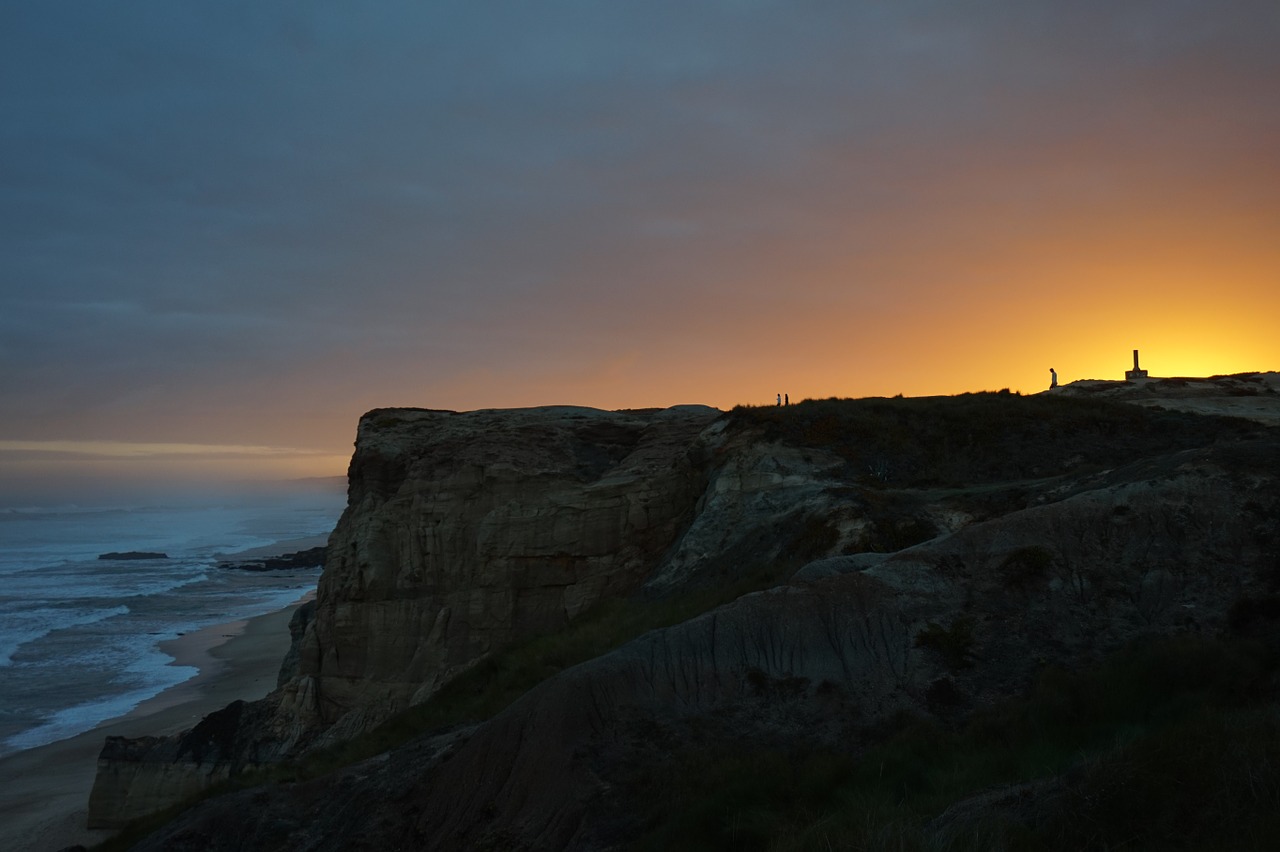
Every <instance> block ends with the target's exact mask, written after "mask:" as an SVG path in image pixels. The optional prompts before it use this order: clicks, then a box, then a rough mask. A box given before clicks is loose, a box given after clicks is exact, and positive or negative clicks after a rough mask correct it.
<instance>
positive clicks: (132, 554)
mask: <svg viewBox="0 0 1280 852" xmlns="http://www.w3.org/2000/svg"><path fill="white" fill-rule="evenodd" d="M98 558H99V559H111V560H115V561H118V562H127V561H129V560H143V559H168V558H169V554H167V553H152V552H150V551H147V550H126V551H123V552H116V551H112V552H110V553H100V554H98Z"/></svg>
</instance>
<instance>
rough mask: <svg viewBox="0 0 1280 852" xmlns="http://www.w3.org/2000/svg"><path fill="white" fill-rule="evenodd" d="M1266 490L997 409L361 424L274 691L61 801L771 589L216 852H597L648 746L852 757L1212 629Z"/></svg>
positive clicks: (482, 417)
mask: <svg viewBox="0 0 1280 852" xmlns="http://www.w3.org/2000/svg"><path fill="white" fill-rule="evenodd" d="M1259 436H1261V437H1259ZM1217 445H1221V446H1217ZM1277 475H1280V458H1277V457H1276V440H1275V436H1274V431H1273V430H1266V429H1264V428H1263V427H1260V426H1250V425H1249V424H1245V423H1243V422H1242V421H1211V420H1209V419H1206V418H1199V417H1193V416H1190V415H1184V414H1173V413H1168V412H1142V411H1140V410H1138V409H1134V408H1130V407H1127V406H1123V405H1116V404H1114V403H1106V402H1103V403H1093V402H1089V401H1081V400H1071V399H1057V398H1047V397H1046V398H1045V399H1043V400H1026V399H1021V400H1020V399H1017V398H1015V397H1012V396H1010V395H1008V394H1003V395H996V394H991V395H973V396H972V397H966V398H955V399H950V400H934V401H929V400H894V401H891V400H868V401H828V402H824V403H816V404H813V405H800V406H793V407H791V408H788V409H782V408H779V409H777V410H774V409H772V408H770V409H765V410H757V411H754V412H752V411H747V412H738V413H735V414H733V415H730V416H720V415H719V412H716V411H715V410H713V409H706V408H699V407H684V408H677V409H668V410H665V411H649V412H600V411H594V410H590V409H579V408H568V407H558V408H543V409H526V410H520V411H480V412H469V413H463V414H459V413H454V412H438V411H422V410H416V409H386V410H379V411H374V412H370V413H369V414H368V415H366V416H365V417H364V418H363V419H362V420H361V423H360V428H359V434H358V439H357V446H356V453H355V455H354V457H353V460H352V464H351V469H350V475H349V481H350V491H349V504H348V508H347V511H346V513H345V514H344V515H343V518H342V520H341V522H340V523H339V526H338V529H337V530H335V532H334V535H333V536H332V538H331V540H330V547H329V551H328V562H327V567H326V569H325V573H324V574H323V576H322V578H321V582H320V589H319V594H318V599H317V601H316V604H315V607H314V611H310V610H308V611H305V612H302V613H300V614H299V617H298V618H297V619H296V620H295V623H294V624H293V625H291V629H292V630H293V631H294V638H295V645H294V650H293V651H292V652H291V655H290V660H289V661H288V662H287V664H286V666H285V668H284V670H283V671H282V675H281V685H280V688H279V689H277V691H276V692H275V693H273V694H272V695H271V696H269V697H268V698H267V699H265V700H264V701H263V702H258V703H255V704H254V705H247V706H246V707H245V708H244V709H243V710H242V711H241V715H240V717H239V721H238V723H237V724H236V725H234V726H221V727H219V728H218V730H219V731H221V733H220V735H219V736H218V737H215V738H212V739H209V740H208V741H209V742H211V743H213V744H214V745H213V747H210V748H206V749H203V750H202V751H201V752H200V754H199V755H196V754H195V753H194V752H193V751H192V750H190V749H188V750H186V751H184V752H182V755H181V756H180V757H179V755H178V752H179V751H180V747H179V746H178V745H177V744H176V743H175V741H172V740H165V741H155V742H153V743H150V744H149V745H146V744H143V745H139V744H138V743H137V742H135V743H116V744H112V745H109V747H108V749H107V750H106V751H105V752H104V760H103V762H102V766H101V770H100V775H99V782H100V783H101V784H103V785H106V786H109V787H113V788H117V789H114V790H110V791H108V790H104V791H103V794H102V796H98V794H97V792H96V791H95V797H96V798H97V800H98V801H100V802H102V803H111V806H112V807H114V808H115V811H114V812H111V811H108V810H107V809H106V806H105V805H103V806H102V807H99V808H97V809H96V811H95V812H96V813H99V814H100V815H103V818H108V819H109V818H112V817H113V816H114V815H132V814H134V813H138V812H141V811H142V810H144V809H145V808H153V807H155V806H156V804H157V802H156V801H155V799H154V798H152V797H150V796H149V795H141V794H139V795H136V796H131V794H130V793H129V789H128V788H132V789H134V790H136V791H146V790H151V789H155V788H157V784H156V783H153V782H154V779H155V778H157V777H160V776H161V775H166V774H167V775H166V777H170V778H173V777H174V775H173V774H174V773H181V772H184V771H185V772H189V773H191V774H194V775H197V776H200V777H202V778H207V779H212V778H216V777H221V776H222V775H224V774H228V773H230V774H234V772H236V771H238V770H239V769H240V768H243V767H245V766H252V765H255V764H256V763H260V762H264V761H270V760H275V759H278V758H279V757H280V756H282V755H291V754H297V753H298V752H299V751H301V750H305V749H307V748H310V747H314V746H316V745H321V744H325V743H331V742H334V741H337V740H340V739H343V738H345V737H348V736H351V735H353V734H355V733H358V732H360V731H363V730H366V729H368V728H369V727H370V726H372V725H374V724H376V723H377V722H378V721H380V720H382V719H385V718H386V717H387V716H388V715H390V714H391V713H394V712H396V711H397V710H399V709H401V708H404V707H406V706H408V705H410V704H412V703H415V702H418V701H421V700H424V699H425V698H427V697H428V696H430V695H431V694H432V693H433V692H434V691H435V690H437V689H439V687H440V686H441V685H443V684H444V683H446V682H447V681H448V680H449V679H450V678H452V677H454V676H456V675H457V674H458V673H460V672H462V671H465V670H466V669H467V668H468V667H469V666H471V665H473V664H474V663H475V662H476V661H477V660H479V659H483V658H484V656H485V655H487V654H489V653H492V652H493V651H495V650H498V649H500V648H502V647H504V646H505V645H508V644H510V643H514V642H518V641H520V640H521V639H523V638H526V637H530V636H533V635H536V634H538V633H543V632H549V631H554V630H556V629H558V628H560V627H562V626H564V625H565V624H567V623H568V622H569V621H570V620H571V619H573V618H574V617H575V616H577V615H579V614H581V613H583V612H585V611H586V610H588V609H589V608H590V607H591V606H592V605H593V604H595V603H596V602H598V601H600V600H602V599H604V598H607V597H610V596H628V595H633V594H644V595H678V594H681V592H682V590H683V589H686V588H689V587H691V586H695V585H698V584H706V583H715V582H720V581H722V580H728V581H735V580H737V579H738V578H740V577H741V576H743V575H744V574H746V573H749V572H751V571H755V570H757V569H760V568H763V569H766V570H765V573H764V574H763V575H762V576H765V577H766V578H769V577H773V578H774V579H775V580H776V581H782V584H781V585H779V586H778V587H777V588H775V589H772V590H770V591H767V592H760V593H756V594H752V595H748V596H746V597H744V598H741V599H740V600H738V601H737V602H735V603H733V604H730V605H728V606H726V607H724V608H721V609H719V610H716V611H715V612H713V613H710V614H708V615H706V616H703V617H701V618H698V619H694V620H693V621H690V622H688V623H686V624H683V625H678V626H676V627H671V628H668V629H666V630H663V631H659V632H656V633H652V634H649V635H648V636H645V637H643V638H641V639H639V640H637V641H636V642H634V643H632V644H631V645H628V646H626V647H625V648H622V649H620V650H618V651H617V652H615V653H613V654H610V655H608V656H606V657H603V658H601V659H599V660H597V661H595V662H592V663H589V664H586V665H583V666H579V667H577V668H575V669H573V670H571V671H569V672H566V673H565V674H564V675H562V676H560V677H558V678H555V679H553V680H551V681H549V682H547V683H546V684H544V685H543V686H542V687H539V688H538V689H536V690H534V691H533V692H531V693H529V694H528V695H527V696H526V697H525V698H524V699H522V700H520V701H519V702H517V703H516V704H515V705H513V706H512V707H511V708H510V709H509V710H508V711H506V712H505V713H503V714H501V715H500V716H498V717H496V718H495V719H493V720H491V721H490V722H489V723H487V724H485V725H483V726H481V727H480V728H479V729H477V730H476V731H475V732H471V731H466V732H455V733H454V734H452V735H450V737H449V738H447V741H432V742H433V744H430V745H425V744H424V745H420V746H415V747H413V748H411V749H408V750H406V751H405V752H403V753H401V755H400V756H393V757H392V758H390V759H388V760H386V761H380V762H377V763H376V764H373V765H370V766H365V767H362V768H360V769H358V770H353V771H355V772H356V774H357V775H358V776H359V778H360V779H361V780H360V783H358V784H355V783H353V784H348V783H347V781H343V782H342V784H341V789H340V790H328V791H327V792H325V793H324V795H326V796H328V795H334V796H337V797H338V799H340V800H341V801H342V802H345V803H346V805H349V806H344V807H342V808H339V810H341V812H342V813H343V814H345V815H346V816H344V817H343V818H344V819H350V820H353V822H351V823H350V824H347V823H342V824H341V825H339V824H338V823H336V822H334V820H335V819H336V818H337V817H335V816H333V815H331V814H328V813H326V812H324V811H323V808H324V806H317V807H320V808H321V810H316V809H314V808H313V809H312V810H310V811H308V810H307V808H308V807H310V806H303V805H298V816H297V818H296V819H295V818H294V817H293V816H288V815H286V814H284V813H283V812H282V811H281V810H280V809H275V810H273V811H272V813H273V815H274V816H273V817H272V819H276V820H277V823H276V824H275V827H274V828H272V829H271V830H272V831H276V829H279V831H282V832H285V834H281V835H279V836H277V835H275V834H273V835H272V838H273V839H272V840H270V842H267V841H266V840H264V841H263V842H264V843H267V845H265V846H262V845H259V846H254V845H252V844H250V845H248V846H246V847H245V848H268V847H269V846H270V843H277V842H278V843H284V844H285V845H286V846H296V845H299V844H301V845H302V846H305V847H306V848H340V847H339V846H325V844H324V838H323V833H324V832H325V831H329V832H338V834H337V835H335V836H341V833H342V832H346V831H348V830H350V831H357V832H360V833H362V835H361V836H369V837H373V836H374V835H377V836H378V837H381V838H383V839H385V840H386V842H388V843H391V844H392V845H394V844H395V843H419V844H420V843H424V842H426V839H430V840H431V843H432V844H433V845H438V846H439V848H467V847H468V846H469V845H470V844H474V843H480V842H484V843H490V844H496V845H498V846H502V845H503V844H506V845H508V846H511V847H513V848H521V847H523V846H531V847H534V848H540V847H544V848H552V847H554V848H558V847H560V846H563V845H570V846H577V847H580V848H596V847H600V846H608V845H609V842H611V841H608V840H607V836H608V834H609V832H610V831H620V830H622V831H625V829H620V828H618V826H619V825H623V824H625V819H624V818H621V817H617V816H616V814H617V813H618V812H619V810H625V809H626V808H625V805H620V804H619V802H621V801H623V798H622V797H623V793H622V792H619V791H623V790H624V789H625V786H626V772H625V771H623V770H622V769H620V767H626V766H634V765H636V764H637V763H640V764H643V763H644V762H645V761H646V760H652V759H655V758H656V757H657V756H658V755H657V753H656V752H655V751H654V745H653V743H654V742H655V741H656V742H668V743H679V742H684V741H687V739H688V737H689V736H691V733H690V732H691V731H698V732H701V733H699V734H698V736H706V735H708V733H707V732H711V733H712V734H714V733H715V732H716V731H719V732H720V735H723V737H724V738H727V739H730V740H732V739H733V738H735V737H742V736H757V735H758V736H759V737H760V738H762V739H768V738H773V739H774V740H781V741H784V742H795V741H805V740H811V741H814V742H817V743H823V744H827V745H831V744H844V746H842V747H845V746H848V744H850V743H853V744H855V745H856V743H857V742H858V740H859V737H861V736H863V734H862V733H860V731H864V730H865V729H867V728H868V727H873V726H874V724H875V722H876V720H878V719H883V718H885V717H887V716H890V715H892V714H894V713H897V712H899V711H902V710H908V711H914V712H922V713H933V712H939V713H950V712H964V711H965V709H966V708H970V707H973V706H977V705H979V704H981V703H982V702H986V701H989V700H992V699H993V698H995V697H999V696H1000V695H1007V694H1010V693H1012V692H1016V691H1017V690H1019V689H1022V688H1024V687H1025V686H1026V683H1027V680H1028V678H1029V677H1030V676H1031V674H1032V672H1033V671H1034V669H1035V667H1036V666H1038V665H1041V664H1043V661H1045V660H1050V661H1058V662H1067V663H1071V664H1074V663H1076V662H1079V661H1087V660H1089V659H1093V658H1096V657H1097V656H1098V655H1100V654H1103V653H1106V652H1107V651H1108V650H1109V649H1112V648H1115V647H1117V646H1118V645H1120V644H1122V643H1124V642H1126V641H1128V640H1129V639H1131V638H1132V637H1134V636H1137V635H1141V634H1143V633H1144V632H1155V633H1161V632H1170V631H1178V630H1193V629H1208V630H1214V629H1217V628H1218V627H1219V626H1220V625H1221V623H1222V621H1223V619H1224V613H1225V611H1226V609H1227V608H1228V607H1229V606H1230V605H1231V602H1232V601H1238V600H1240V599H1242V598H1248V596H1249V595H1251V594H1259V593H1260V592H1259V590H1260V589H1264V588H1269V587H1268V586H1267V584H1268V583H1270V582H1271V579H1268V578H1269V577H1271V575H1272V574H1274V573H1275V571H1276V569H1277V568H1280V565H1276V564H1275V563H1274V558H1275V556H1274V554H1275V553H1276V552H1277V550H1276V548H1277V547H1280V530H1278V529H1277V527H1278V526H1280V522H1278V521H1277V518H1280V509H1278V508H1277V503H1276V498H1275V496H1274V495H1275V494H1276V493H1277V488H1276V485H1277V483H1276V477H1277ZM942 484H945V485H946V487H942ZM912 545H914V546H912ZM864 551H866V552H864ZM871 551H878V552H871ZM841 552H845V553H850V554H853V555H847V556H837V557H832V558H827V559H819V560H817V561H813V562H811V563H810V564H809V565H808V566H807V567H805V568H804V569H803V570H802V571H801V572H800V573H799V574H797V575H796V577H795V579H794V580H792V581H791V582H790V583H786V582H785V581H786V579H787V577H788V576H790V574H791V573H792V572H793V571H794V570H795V568H797V567H799V566H800V565H801V564H803V563H804V562H805V561H806V560H807V559H811V558H813V557H819V556H829V555H830V554H834V553H841ZM922 636H924V637H925V640H922V639H921V637H922ZM930 637H932V640H933V641H929V640H930ZM948 642H949V643H950V647H949V646H948V644H947V643H948ZM941 699H946V700H945V701H943V700H941ZM944 705H945V706H944ZM851 720H854V721H851ZM654 737H657V740H655V739H654ZM659 751H660V749H659ZM449 755H452V756H450V757H449V759H448V760H443V757H445V756H449ZM122 763H128V764H137V765H138V766H139V767H141V768H137V767H134V768H130V767H127V766H118V765H117V764H122ZM148 763H153V764H155V765H154V766H152V767H151V768H146V767H145V766H143V765H144V764H148ZM175 763H184V764H185V765H186V768H185V769H180V768H174V764H175ZM135 770H136V771H135ZM553 776H554V777H556V778H557V779H558V780H557V783H555V784H547V783H546V782H547V779H548V778H550V777H553ZM343 777H344V778H347V779H348V780H349V779H350V778H351V777H352V776H350V775H347V776H343ZM561 779H562V780H561ZM184 783H185V782H184ZM173 786H174V787H175V788H176V787H178V786H179V785H178V784H176V783H175V784H174V785H173ZM309 789H314V788H309ZM406 791H407V792H406ZM610 791H613V792H610ZM392 792H394V796H392V795H391V794H392ZM279 795H280V799H279V801H280V802H289V801H292V799H291V798H290V797H291V796H292V795H293V794H292V793H287V792H281V793H280V794H279ZM307 795H308V796H310V795H312V794H311V793H308V794H307ZM315 795H316V796H319V795H320V794H319V793H315ZM255 801H257V800H255ZM264 801H265V800H264ZM386 801H394V802H395V803H396V805H395V807H396V808H397V809H399V810H398V813H399V814H400V815H399V816H396V815H394V814H391V813H390V812H388V811H386V807H387V806H386V805H385V804H383V803H382V802H386ZM131 802H132V803H133V804H131ZM144 804H145V807H144ZM294 804H297V803H296V802H295V803H294ZM210 807H213V806H210ZM282 807H283V808H284V809H285V810H287V809H288V807H292V805H289V806H287V807H286V806H284V805H282ZM602 814H614V815H615V816H613V817H606V816H599V815H602ZM593 815H595V816H593ZM369 820H372V821H373V822H369ZM379 820H382V822H378V821H379ZM375 824H376V825H379V826H381V828H378V829H377V831H374V830H373V829H372V828H370V826H371V825H375ZM289 825H293V826H294V829H288V831H286V827H287V826H289ZM388 826H394V828H389V827H388ZM611 826H612V827H611ZM384 829H385V831H384ZM192 830H193V831H197V833H198V832H199V831H200V830H199V829H192ZM255 830H266V829H265V828H264V827H263V824H261V823H260V824H259V825H258V828H257V829H255ZM295 830H296V831H295ZM371 831H372V832H373V834H370V833H369V832H371ZM379 831H381V832H382V834H378V832H379ZM290 832H294V833H292V834H290ZM396 832H400V833H399V834H396ZM286 835H287V836H286ZM264 836H265V835H264ZM246 842H248V841H246ZM380 842H381V841H380ZM317 844H318V845H317ZM210 848H220V847H217V846H216V844H215V845H214V846H211V847H210ZM226 848H232V847H226Z"/></svg>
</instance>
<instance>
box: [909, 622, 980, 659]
mask: <svg viewBox="0 0 1280 852" xmlns="http://www.w3.org/2000/svg"><path fill="white" fill-rule="evenodd" d="M973 626H974V625H973V619H972V618H969V617H967V616H961V617H959V618H957V619H956V620H955V621H953V622H951V626H950V627H943V626H942V625H940V624H938V623H936V622H933V621H930V622H929V623H928V624H927V625H926V626H925V628H924V629H923V630H921V631H920V632H919V633H917V634H916V647H917V648H927V649H928V650H930V651H934V652H936V653H937V654H938V656H940V657H942V662H943V663H944V664H945V665H946V667H947V668H948V669H950V670H951V671H957V670H959V669H967V668H969V667H970V666H972V665H973V643H974V635H973Z"/></svg>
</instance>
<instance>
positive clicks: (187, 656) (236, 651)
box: [0, 537, 324, 852]
mask: <svg viewBox="0 0 1280 852" xmlns="http://www.w3.org/2000/svg"><path fill="white" fill-rule="evenodd" d="M309 541H311V540H310V539H299V540H297V541H290V542H281V543H280V544H277V545H274V546H272V547H270V548H260V549H259V550H260V551H262V552H261V553H259V552H257V551H253V552H246V553H237V554H234V556H236V557H243V558H257V557H260V556H275V555H278V554H282V553H289V552H293V551H297V550H301V549H304V548H306V547H310V546H315V545H312V544H308V543H307V542H309ZM318 543H319V544H323V543H324V537H320V538H319V541H318ZM311 596H312V595H308V597H311ZM305 599H306V598H303V600H305ZM301 602H302V601H298V602H297V603H294V604H291V605H290V606H288V607H286V608H285V609H282V610H279V611H277V612H273V613H268V614H267V615H261V616H257V617H255V618H250V619H247V620H242V621H233V622H230V623H227V624H219V625H213V626H211V627H206V628H204V629H202V630H198V631H195V632H192V633H188V634H186V635H184V636H180V637H178V638H177V639H173V640H170V641H168V642H162V643H161V644H160V648H161V649H162V650H163V651H164V652H165V653H167V654H169V655H170V656H172V657H174V658H175V660H174V662H173V664H172V665H179V666H194V667H196V668H197V669H199V674H197V675H196V676H195V677H193V678H191V679H190V680H187V681H186V682H184V683H181V684H178V685H177V686H174V687H172V688H170V689H167V690H165V691H164V692H162V693H160V694H159V695H156V696H155V697H154V698H151V699H149V700H147V701H145V702H143V703H142V704H139V705H138V706H137V707H135V708H134V709H133V710H132V711H130V712H129V713H128V714H126V715H124V716H120V717H118V718H116V719H112V720H109V721H107V722H104V723H103V724H101V725H99V726H98V727H96V728H94V729H93V730H91V731H87V732H85V733H83V734H79V735H78V736H75V737H71V738H69V739H65V740H60V741H59V742H56V743H50V744H48V745H44V746H39V747H37V748H33V749H27V750H26V751H20V752H18V753H16V754H11V755H8V756H5V757H3V758H0V849H3V850H8V852H56V850H59V849H62V848H64V847H66V846H70V845H74V844H77V843H79V844H83V845H85V846H91V845H93V844H95V843H100V842H102V841H103V840H105V839H107V838H108V837H110V836H111V834H112V832H110V831H90V830H89V829H87V828H85V820H86V817H87V815H88V803H89V791H90V790H91V789H92V788H93V779H94V776H95V774H96V772H97V762H98V753H99V752H100V751H101V750H102V745H103V742H104V741H105V739H106V738H107V737H108V736H127V737H139V736H145V735H155V734H176V733H179V732H181V731H184V730H187V729H188V728H191V727H192V726H194V725H195V724H196V723H197V722H199V721H200V720H201V719H202V718H204V717H205V716H206V715H208V714H209V713H211V712H213V711H214V710H220V709H222V708H223V707H225V706H227V705H228V704H230V703H231V702H232V701H235V700H236V699H245V700H253V699H257V698H261V697H262V696H264V695H266V694H267V693H268V692H270V691H271V690H272V689H274V688H275V685H276V677H277V675H278V674H279V671H280V664H281V662H282V661H283V660H284V655H285V652H286V651H288V649H289V619H290V618H291V617H292V615H293V612H294V610H295V609H296V608H297V606H298V603H301Z"/></svg>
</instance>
